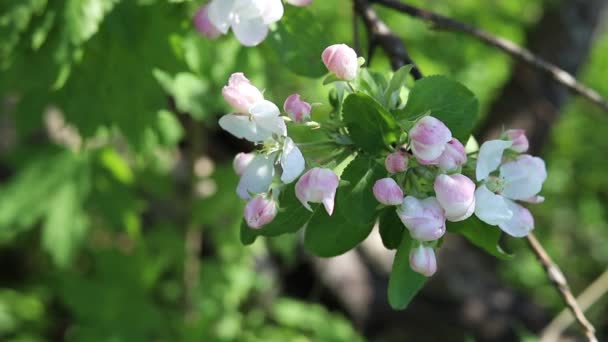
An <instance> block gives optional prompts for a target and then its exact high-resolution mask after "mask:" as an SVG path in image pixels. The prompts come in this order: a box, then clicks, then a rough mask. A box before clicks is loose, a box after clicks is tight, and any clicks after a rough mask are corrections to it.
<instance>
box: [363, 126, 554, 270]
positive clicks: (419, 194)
mask: <svg viewBox="0 0 608 342" xmlns="http://www.w3.org/2000/svg"><path fill="white" fill-rule="evenodd" d="M527 150H528V140H527V138H526V136H525V134H524V132H523V131H522V130H508V131H506V132H505V133H504V135H503V137H502V139H500V140H490V141H487V142H485V143H484V144H483V145H482V146H481V148H480V149H479V152H478V153H477V158H476V160H472V161H470V162H469V163H473V165H474V169H475V179H476V181H477V182H476V183H475V182H473V181H472V180H471V179H470V178H469V177H467V176H466V175H464V174H462V173H461V172H462V170H463V166H465V164H466V163H467V161H468V158H467V154H466V152H465V148H464V146H463V145H462V143H460V141H458V140H457V139H455V138H453V137H452V133H451V132H450V129H449V128H448V127H447V126H446V125H445V124H444V123H443V122H441V121H440V120H438V119H436V118H434V117H433V116H430V115H429V116H424V117H422V118H421V119H419V120H418V121H417V122H416V123H415V124H414V126H413V128H412V129H411V130H410V131H409V132H408V144H407V145H406V146H405V147H404V148H402V149H401V150H400V151H397V152H394V153H391V154H389V155H388V156H387V157H386V159H385V166H386V170H387V171H388V173H389V174H390V176H389V177H387V178H383V179H379V180H377V181H376V183H375V184H374V187H373V192H374V195H375V197H376V199H377V200H378V201H379V202H380V203H382V204H384V205H387V206H396V207H397V209H396V211H397V215H398V216H399V218H400V220H401V222H402V223H403V225H404V226H405V227H406V228H407V230H408V231H409V233H410V235H411V236H412V238H413V239H414V243H413V246H412V248H411V250H410V266H411V268H412V269H413V270H414V271H416V272H418V273H421V274H423V275H425V276H427V277H428V276H431V275H433V274H434V273H435V272H436V270H437V261H436V259H435V252H434V247H435V246H436V245H437V240H439V239H440V238H441V237H442V236H443V235H444V234H445V232H446V220H447V221H450V222H459V221H463V220H466V219H467V218H469V217H470V216H472V215H473V214H475V215H476V216H477V217H478V218H479V219H480V220H481V221H483V222H485V223H487V224H489V225H492V226H498V227H499V228H500V229H501V230H502V231H504V232H505V233H507V234H509V235H511V236H514V237H523V236H526V235H527V234H528V233H529V232H530V231H531V230H532V229H534V219H533V217H532V215H531V213H530V211H528V209H526V208H525V207H523V206H521V205H520V204H518V203H517V202H516V201H519V202H528V203H539V202H542V201H543V198H542V197H540V196H538V193H539V192H540V190H541V188H542V184H543V182H544V181H545V179H546V177H547V173H546V170H545V163H544V162H543V160H542V159H540V158H538V157H533V156H531V155H528V154H525V152H526V151H527ZM411 164H415V168H416V169H417V171H418V172H420V170H421V169H423V170H426V171H427V172H426V174H427V175H428V174H431V175H432V177H431V178H432V182H431V183H432V188H430V187H429V188H427V189H425V188H424V186H415V187H413V188H412V192H413V193H411V194H408V193H406V191H404V189H403V185H405V182H406V181H412V180H413V182H414V183H416V181H417V180H416V178H415V177H408V176H412V175H414V173H413V172H408V171H409V170H410V169H411V168H410V167H408V166H409V165H411Z"/></svg>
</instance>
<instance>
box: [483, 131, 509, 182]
mask: <svg viewBox="0 0 608 342" xmlns="http://www.w3.org/2000/svg"><path fill="white" fill-rule="evenodd" d="M511 145H513V143H512V142H511V141H505V140H489V141H486V142H485V143H483V145H481V148H480V149H479V155H478V157H477V168H476V170H475V176H476V177H477V181H480V180H482V179H486V178H487V177H488V176H489V175H490V173H491V172H493V171H495V170H496V169H498V166H499V165H500V162H501V161H502V154H503V153H504V151H505V150H506V149H508V148H509V147H511Z"/></svg>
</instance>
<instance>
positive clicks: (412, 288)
mask: <svg viewBox="0 0 608 342" xmlns="http://www.w3.org/2000/svg"><path fill="white" fill-rule="evenodd" d="M411 245H412V238H411V237H410V235H409V234H403V239H402V240H401V243H400V244H399V248H397V253H396V254H395V260H394V261H393V269H392V270H391V276H390V278H389V281H388V302H389V304H390V305H391V306H392V307H393V308H394V309H396V310H402V309H405V308H406V307H407V306H408V305H409V303H410V302H411V300H412V299H413V298H414V296H415V295H416V293H418V291H420V289H421V288H422V286H424V283H425V282H426V279H427V278H426V277H425V276H423V275H421V274H420V273H417V272H414V271H413V270H412V269H411V268H410V262H409V259H410V247H411Z"/></svg>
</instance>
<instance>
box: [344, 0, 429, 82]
mask: <svg viewBox="0 0 608 342" xmlns="http://www.w3.org/2000/svg"><path fill="white" fill-rule="evenodd" d="M354 4H355V10H356V11H357V13H359V15H360V16H361V18H362V19H363V22H365V27H366V28H367V32H368V34H369V35H370V42H369V44H370V46H369V54H368V62H369V61H371V57H372V53H373V49H374V47H375V46H376V45H379V46H380V47H382V49H383V50H384V52H385V53H386V54H387V55H388V57H389V59H390V61H391V67H392V68H393V70H397V69H399V68H401V67H402V66H404V65H407V64H411V65H413V66H414V67H413V68H412V70H411V71H410V73H411V75H412V77H414V79H420V78H422V73H421V72H420V69H418V67H417V66H416V63H414V61H413V60H412V59H411V58H410V56H409V54H408V53H407V50H406V49H405V45H404V44H403V41H402V40H401V38H399V37H398V36H397V35H395V34H394V33H393V32H392V31H391V30H390V29H389V28H388V26H386V24H385V23H384V22H383V21H382V19H380V17H378V14H377V13H376V11H374V9H373V8H371V6H370V4H369V1H367V0H354Z"/></svg>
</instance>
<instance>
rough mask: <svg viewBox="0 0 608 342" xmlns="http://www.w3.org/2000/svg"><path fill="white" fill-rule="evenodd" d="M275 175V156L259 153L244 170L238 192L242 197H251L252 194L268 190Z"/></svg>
mask: <svg viewBox="0 0 608 342" xmlns="http://www.w3.org/2000/svg"><path fill="white" fill-rule="evenodd" d="M273 177H274V158H268V157H266V156H263V155H257V156H256V157H255V158H253V160H252V161H251V162H250V163H249V165H247V168H246V169H245V172H243V175H242V176H241V179H240V181H239V185H238V186H237V188H236V192H237V194H238V195H239V197H240V198H242V199H249V198H251V195H250V194H261V193H265V192H268V188H269V187H270V184H271V183H272V178H273Z"/></svg>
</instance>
